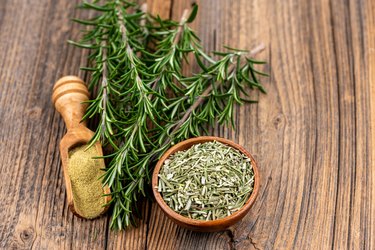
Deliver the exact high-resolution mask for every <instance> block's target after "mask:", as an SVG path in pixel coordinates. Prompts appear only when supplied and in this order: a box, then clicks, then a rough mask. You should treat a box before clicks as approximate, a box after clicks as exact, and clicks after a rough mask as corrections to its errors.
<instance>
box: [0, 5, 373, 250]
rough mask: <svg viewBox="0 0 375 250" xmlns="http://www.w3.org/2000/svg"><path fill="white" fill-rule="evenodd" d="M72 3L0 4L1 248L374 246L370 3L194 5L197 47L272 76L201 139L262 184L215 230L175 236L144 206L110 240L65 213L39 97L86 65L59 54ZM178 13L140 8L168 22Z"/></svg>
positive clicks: (64, 48) (81, 58) (49, 116)
mask: <svg viewBox="0 0 375 250" xmlns="http://www.w3.org/2000/svg"><path fill="white" fill-rule="evenodd" d="M78 2H79V1H77V0H76V1H68V0H65V1H64V0H33V1H24V0H11V1H10V0H8V1H6V0H3V1H1V3H0V34H1V35H0V65H1V66H0V117H1V120H0V144H1V147H0V155H1V157H0V159H1V160H0V170H1V171H0V172H1V174H0V183H1V187H0V199H1V202H0V248H1V249H10V248H14V249H28V248H34V249H60V248H67V249H103V248H108V249H113V248H119V249H272V248H274V249H292V248H294V249H330V248H333V249H375V168H374V165H375V148H374V145H375V128H374V127H373V126H371V125H372V124H375V115H374V114H375V113H374V112H375V71H374V70H375V27H374V26H375V2H374V1H372V0H367V1H366V0H317V1H310V0H303V1H302V0H301V1H293V0H286V1H275V0H266V1H264V0H233V1H229V0H205V1H203V0H201V1H198V2H199V5H200V13H199V14H198V18H197V20H196V21H195V23H194V24H193V26H194V27H195V29H196V30H197V31H198V33H199V34H200V35H201V37H202V40H203V42H204V44H205V45H206V46H207V48H208V49H219V46H220V45H221V44H227V45H230V46H234V47H240V48H243V49H251V48H252V47H254V46H256V45H257V44H259V43H264V44H265V45H266V50H265V51H264V52H263V53H262V54H260V55H259V56H258V58H259V59H264V60H267V61H268V62H269V64H268V65H267V66H265V68H264V70H266V71H267V72H270V75H271V77H270V78H268V79H267V78H265V79H263V81H264V82H265V85H266V88H267V90H268V94H267V95H260V96H259V97H258V98H259V104H255V105H250V106H245V107H242V108H240V109H237V110H236V115H237V118H238V119H237V125H238V130H237V131H236V132H231V131H230V130H225V129H222V128H216V129H215V131H214V134H216V135H219V136H223V137H227V138H230V139H233V140H234V141H237V142H239V143H240V144H242V145H244V146H245V147H246V148H247V149H248V150H249V151H250V152H252V153H253V154H254V156H255V158H256V159H257V160H258V162H259V167H260V171H261V181H262V184H261V189H260V194H259V197H258V199H257V201H256V203H255V205H254V207H253V208H252V210H251V212H250V213H249V214H248V215H247V216H246V217H245V219H244V220H243V221H242V222H240V223H238V224H237V225H235V226H234V227H233V228H231V229H230V230H227V231H225V232H219V233H194V232H191V231H188V230H185V229H183V228H180V227H178V226H176V225H175V224H173V223H172V222H171V221H170V220H169V219H168V218H166V217H165V216H164V215H163V214H162V212H161V211H160V209H159V208H158V207H157V206H156V204H152V203H150V202H149V203H145V205H144V208H143V215H144V219H143V220H142V221H141V223H140V225H139V227H138V228H133V229H130V230H128V231H126V232H118V233H115V232H112V231H110V230H109V227H108V223H109V218H108V217H104V218H101V219H98V220H94V221H85V220H81V219H78V218H76V217H74V216H73V215H72V214H71V213H70V212H69V211H68V209H67V207H66V200H65V199H66V197H65V187H64V183H63V179H62V178H63V175H62V170H61V164H60V158H59V154H58V143H59V141H60V139H61V137H62V136H63V134H64V133H65V127H64V124H63V121H62V119H61V117H60V115H59V114H58V113H57V112H56V111H55V110H54V108H53V106H52V104H51V91H52V85H53V83H54V82H55V81H56V80H57V79H58V78H59V77H61V76H63V75H66V74H77V75H80V76H81V77H84V78H85V75H83V74H82V72H80V71H79V66H80V65H84V64H85V55H84V54H83V52H82V50H79V49H76V48H74V47H73V46H69V45H68V44H67V43H66V40H67V39H68V38H73V39H74V38H77V37H78V32H79V29H80V27H79V26H78V25H76V24H73V23H72V22H70V21H69V18H71V17H79V16H82V15H83V13H82V12H80V11H79V10H77V9H75V8H74V7H75V5H76V4H77V3H78ZM189 4H190V1H183V0H154V1H151V0H150V1H149V5H148V6H149V9H150V10H151V11H152V12H154V13H160V14H161V15H162V16H166V17H168V16H171V17H172V18H174V19H178V18H179V16H180V15H181V13H182V10H183V9H184V8H185V7H186V6H189Z"/></svg>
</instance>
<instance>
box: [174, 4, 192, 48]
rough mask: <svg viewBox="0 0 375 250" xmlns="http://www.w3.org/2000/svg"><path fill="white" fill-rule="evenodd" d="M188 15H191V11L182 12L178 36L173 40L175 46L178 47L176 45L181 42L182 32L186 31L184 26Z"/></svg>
mask: <svg viewBox="0 0 375 250" xmlns="http://www.w3.org/2000/svg"><path fill="white" fill-rule="evenodd" d="M188 15H189V9H184V11H183V12H182V16H181V19H180V23H179V25H178V29H177V34H176V36H175V38H174V40H173V46H176V44H177V43H178V42H179V41H180V38H181V33H182V30H183V29H184V25H185V23H186V20H187V18H188Z"/></svg>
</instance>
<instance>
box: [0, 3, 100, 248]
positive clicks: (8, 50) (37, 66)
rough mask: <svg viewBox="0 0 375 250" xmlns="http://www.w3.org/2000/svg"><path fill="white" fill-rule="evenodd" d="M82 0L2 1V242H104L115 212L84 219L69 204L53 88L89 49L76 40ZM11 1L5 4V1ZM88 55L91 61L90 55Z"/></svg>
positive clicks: (61, 127) (5, 244)
mask: <svg viewBox="0 0 375 250" xmlns="http://www.w3.org/2000/svg"><path fill="white" fill-rule="evenodd" d="M77 3H78V1H75V2H74V1H28V2H25V1H7V2H6V3H3V4H1V5H2V9H1V12H2V13H1V14H0V29H1V34H2V36H1V37H0V41H1V46H0V56H1V58H2V60H1V62H0V64H1V69H0V70H1V73H0V75H1V80H0V82H1V84H0V88H1V97H0V98H1V101H0V104H1V111H0V112H1V117H2V122H1V125H0V126H1V129H0V131H1V132H0V134H1V136H0V138H1V149H0V150H1V155H2V156H3V157H1V158H2V159H1V164H0V168H1V173H2V174H1V175H0V183H1V191H0V193H1V195H0V197H1V200H2V202H1V205H0V206H1V211H0V218H1V220H2V222H1V223H0V248H2V249H10V248H12V249H29V248H35V249H62V248H66V249H71V248H88V249H95V248H96V249H97V248H103V247H105V244H106V239H105V233H104V232H105V231H106V224H107V218H101V219H98V220H95V221H84V220H81V219H77V218H76V217H73V216H72V214H71V213H70V212H69V211H68V210H67V207H66V201H65V187H64V184H63V177H62V172H61V165H60V159H59V156H58V142H59V141H60V138H61V137H62V135H63V133H64V132H65V128H64V125H63V122H62V119H61V118H60V117H59V115H58V114H57V113H56V112H55V111H54V108H53V105H52V103H51V91H52V86H53V84H54V82H55V81H56V80H57V79H58V78H59V77H61V76H62V75H65V74H79V65H80V64H81V63H82V62H80V60H81V55H82V50H80V49H76V48H74V47H73V46H68V45H67V43H66V40H67V39H68V38H77V33H78V31H79V27H78V25H73V24H72V22H71V21H70V20H69V18H71V17H72V16H81V15H82V13H81V12H79V13H75V12H76V9H75V5H76V4H77ZM4 5H5V6H4ZM84 60H85V59H84Z"/></svg>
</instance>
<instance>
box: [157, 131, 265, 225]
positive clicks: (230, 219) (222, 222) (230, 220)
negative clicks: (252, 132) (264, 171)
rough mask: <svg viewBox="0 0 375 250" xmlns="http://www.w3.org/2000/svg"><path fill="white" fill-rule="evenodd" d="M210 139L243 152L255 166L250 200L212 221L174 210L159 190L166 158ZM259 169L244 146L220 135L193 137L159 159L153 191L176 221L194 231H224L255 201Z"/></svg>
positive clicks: (158, 201) (244, 213)
mask: <svg viewBox="0 0 375 250" xmlns="http://www.w3.org/2000/svg"><path fill="white" fill-rule="evenodd" d="M208 141H218V142H221V143H223V144H226V145H228V146H231V147H233V148H235V149H237V150H239V151H240V152H242V153H243V154H245V155H246V156H247V157H249V158H250V159H251V165H252V167H253V171H254V189H253V192H252V194H251V195H250V197H249V199H248V201H247V202H246V203H245V205H244V206H243V207H242V208H241V209H240V210H238V211H237V212H235V213H233V214H231V215H230V216H227V217H225V218H222V219H217V220H210V221H202V220H194V219H190V218H187V217H185V216H182V215H180V214H178V213H176V212H175V211H173V210H172V209H171V208H170V207H169V206H168V205H167V204H166V203H165V201H164V200H163V197H162V196H161V194H160V193H159V192H158V188H157V187H158V181H159V176H158V175H159V171H160V168H161V167H162V166H163V163H164V161H165V160H166V159H168V158H169V156H170V155H171V154H173V153H175V152H177V151H182V150H185V149H188V148H190V147H191V146H193V145H194V144H197V143H204V142H208ZM259 181H260V178H259V171H258V167H257V164H256V162H255V160H254V158H253V157H252V156H251V154H250V153H249V152H247V151H246V149H244V148H243V147H242V146H240V145H238V144H236V143H234V142H232V141H230V140H227V139H224V138H220V137H214V136H200V137H196V138H192V139H188V140H185V141H182V142H180V143H178V144H176V145H174V146H173V147H171V148H170V149H169V150H168V151H167V152H166V153H165V154H164V155H163V156H162V157H161V158H160V160H159V161H158V163H157V164H156V166H155V169H154V172H153V174H152V191H153V192H154V196H155V199H156V202H157V203H158V204H159V206H160V207H161V209H162V210H163V212H164V213H165V214H166V215H167V216H168V217H169V218H170V219H171V220H172V221H174V222H175V223H177V224H178V225H180V226H182V227H185V228H188V229H190V230H193V231H199V232H216V231H222V230H225V229H226V228H228V227H230V226H232V225H233V224H235V223H237V222H238V221H240V220H241V219H242V218H243V217H244V216H245V215H246V214H247V212H248V211H249V210H250V208H251V207H252V205H253V204H254V202H255V199H256V197H257V196H258V191H259Z"/></svg>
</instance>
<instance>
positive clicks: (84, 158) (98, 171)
mask: <svg viewBox="0 0 375 250" xmlns="http://www.w3.org/2000/svg"><path fill="white" fill-rule="evenodd" d="M86 147H87V145H82V146H79V147H75V148H73V149H72V150H70V151H69V160H68V174H69V177H70V180H71V186H72V192H73V201H74V208H75V209H76V210H77V212H78V213H79V214H80V215H82V216H83V217H85V218H89V219H90V218H95V217H97V216H98V215H100V214H101V213H102V211H103V210H104V208H103V205H104V204H105V197H103V193H104V190H103V187H102V183H101V181H100V179H99V178H100V176H101V175H102V174H103V173H104V172H103V171H102V168H103V167H104V166H103V160H102V159H94V157H95V156H98V152H97V150H96V148H95V146H93V147H90V148H88V149H86Z"/></svg>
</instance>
